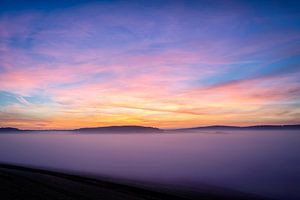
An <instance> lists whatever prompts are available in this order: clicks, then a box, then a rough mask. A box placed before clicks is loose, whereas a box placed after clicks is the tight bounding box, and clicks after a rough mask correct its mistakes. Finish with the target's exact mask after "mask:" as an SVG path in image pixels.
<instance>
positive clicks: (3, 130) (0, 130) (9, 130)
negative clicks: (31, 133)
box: [0, 127, 21, 133]
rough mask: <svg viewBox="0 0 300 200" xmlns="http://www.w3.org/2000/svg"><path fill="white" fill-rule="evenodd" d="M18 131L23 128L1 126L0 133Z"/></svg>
mask: <svg viewBox="0 0 300 200" xmlns="http://www.w3.org/2000/svg"><path fill="white" fill-rule="evenodd" d="M16 131H21V130H20V129H17V128H12V127H0V133H1V132H16Z"/></svg>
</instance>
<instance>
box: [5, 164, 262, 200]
mask: <svg viewBox="0 0 300 200" xmlns="http://www.w3.org/2000/svg"><path fill="white" fill-rule="evenodd" d="M146 188H147V187H146ZM0 199H2V200H8V199H9V200H16V199H18V200H19V199H33V200H34V199H43V200H48V199H49V200H56V199H61V200H65V199H72V200H74V199H82V200H84V199H90V200H93V199H97V200H100V199H103V200H110V199H112V200H118V199H122V200H124V199H128V200H131V199H135V200H139V199H140V200H142V199H152V200H156V199H163V200H168V199H174V200H176V199H241V200H242V199H263V198H258V197H254V196H250V195H246V194H241V193H234V192H228V191H227V192H226V191H225V192H224V191H223V192H221V193H220V191H219V190H215V191H214V189H213V188H210V189H209V190H207V191H201V192H200V191H199V192H197V193H191V192H182V191H180V192H179V191H174V190H167V189H145V187H144V188H142V187H136V186H130V184H120V183H117V182H111V181H101V180H99V179H93V178H88V177H83V176H78V175H71V174H66V173H60V172H54V171H48V170H41V169H34V168H28V167H21V166H14V165H7V164H0Z"/></svg>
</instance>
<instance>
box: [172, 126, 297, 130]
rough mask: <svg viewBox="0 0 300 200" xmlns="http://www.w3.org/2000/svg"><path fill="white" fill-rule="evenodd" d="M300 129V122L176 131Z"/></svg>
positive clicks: (203, 127) (204, 127) (205, 127)
mask: <svg viewBox="0 0 300 200" xmlns="http://www.w3.org/2000/svg"><path fill="white" fill-rule="evenodd" d="M298 129H299V130H300V124H295V125H256V126H222V125H216V126H200V127H193V128H181V129H175V130H176V131H189V130H298Z"/></svg>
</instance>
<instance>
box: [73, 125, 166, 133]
mask: <svg viewBox="0 0 300 200" xmlns="http://www.w3.org/2000/svg"><path fill="white" fill-rule="evenodd" d="M75 131H78V132H95V133H96V132H97V133H99V132H114V133H116V132H119V133H120V132H139V133H145V132H147V133H149V132H151V133H152V132H161V131H162V130H161V129H159V128H153V127H146V126H105V127H95V128H80V129H75Z"/></svg>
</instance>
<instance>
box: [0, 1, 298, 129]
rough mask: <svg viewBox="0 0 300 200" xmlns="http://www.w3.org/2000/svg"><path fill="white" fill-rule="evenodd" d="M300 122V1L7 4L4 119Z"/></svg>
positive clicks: (0, 35) (1, 84) (3, 6)
mask: <svg viewBox="0 0 300 200" xmlns="http://www.w3.org/2000/svg"><path fill="white" fill-rule="evenodd" d="M297 123H298V124H299V123H300V1H287V0H285V1H275V0H274V1H268V0H266V1H242V0H240V1H208V0H207V1H201V0H199V1H176V0H172V1H155V0H154V1H117V0H115V1H108V0H107V1H81V0H74V1H64V0H60V1H55V0H53V1H30V0H28V1H27V0H26V1H14V0H1V2H0V127H1V126H2V127H17V128H21V129H70V128H79V127H96V126H111V125H143V126H153V127H159V128H179V127H195V126H206V125H239V126H247V125H259V124H297Z"/></svg>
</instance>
